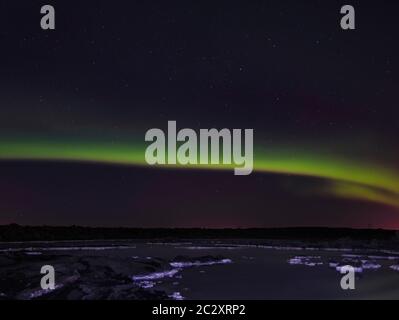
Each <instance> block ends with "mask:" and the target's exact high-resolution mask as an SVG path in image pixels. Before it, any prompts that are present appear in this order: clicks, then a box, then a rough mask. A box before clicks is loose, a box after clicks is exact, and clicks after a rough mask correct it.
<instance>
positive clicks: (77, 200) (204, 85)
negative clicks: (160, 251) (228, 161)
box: [0, 0, 399, 228]
mask: <svg viewBox="0 0 399 320" xmlns="http://www.w3.org/2000/svg"><path fill="white" fill-rule="evenodd" d="M43 4H51V5H54V7H55V11H56V30H55V31H43V30H41V28H40V19H41V14H40V7H41V6H42V5H43ZM344 4H351V5H353V6H354V7H355V9H356V30H350V31H343V30H342V29H341V28H340V23H339V22H340V18H341V14H340V8H341V6H342V5H344ZM398 12H399V3H398V2H397V1H378V2H375V1H351V2H350V3H346V2H345V3H344V2H341V1H332V0H329V1H315V0H311V1H291V0H290V1H288V0H280V1H277V0H276V1H153V0H151V1H121V0H115V1H66V0H64V1H48V2H46V3H43V2H42V1H35V0H30V1H27V0H25V1H18V2H15V1H10V0H7V1H5V0H1V2H0V15H1V16H0V40H1V50H0V70H1V72H0V90H1V91H0V92H1V94H0V177H1V179H0V224H1V223H11V222H16V223H20V224H52V225H65V224H77V225H80V224H81V225H102V226H145V227H150V226H156V227H158V226H161V227H166V226H168V227H175V226H176V227H182V226H183V227H184V226H190V227H191V226H200V227H248V226H251V227H273V226H314V225H318V226H319V225H323V226H349V227H384V228H399V178H398V177H399V164H398V163H399V152H398V142H397V141H398V134H399V120H398V119H399V111H398V92H399V74H398V72H399V70H398V67H399V63H398V58H397V57H398V56H399V44H398V31H399V20H398V19H397V15H398ZM168 120H176V121H177V125H178V127H179V128H185V127H189V128H193V129H196V130H197V129H200V128H213V127H214V128H218V129H222V128H242V129H246V128H253V129H254V131H255V155H254V156H255V172H254V173H253V174H252V175H250V176H247V177H238V176H234V175H233V173H232V172H230V171H226V172H225V171H221V170H215V171H213V170H209V171H208V170H182V169H179V168H178V169H171V168H162V169H161V168H150V167H145V166H142V163H141V162H140V161H133V160H132V161H131V163H129V164H128V165H126V164H124V165H121V164H120V161H119V160H121V159H125V158H124V157H127V156H129V155H130V153H131V154H132V155H134V156H138V157H144V150H145V142H144V135H145V132H146V131H147V130H148V129H150V128H156V127H161V128H166V125H167V121H168ZM107 157H111V158H112V161H107V162H108V163H104V162H105V161H104V159H106V158H107ZM128 162H129V161H128ZM275 164H277V167H278V170H274V169H273V168H275V167H274V166H273V165H275Z"/></svg>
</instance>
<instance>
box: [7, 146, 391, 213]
mask: <svg viewBox="0 0 399 320" xmlns="http://www.w3.org/2000/svg"><path fill="white" fill-rule="evenodd" d="M145 148H146V145H145V144H144V143H137V142H135V143H114V142H112V141H110V142H101V143H100V142H96V141H89V140H87V141H82V140H76V141H73V140H65V139H59V140H57V141H55V139H54V138H53V139H40V138H36V139H34V138H32V139H30V140H27V139H8V140H1V141H0V159H1V160H12V161H14V160H26V161H79V162H88V163H103V164H114V165H128V166H149V165H148V164H147V163H146V162H145V159H144V152H145ZM293 150H294V149H292V150H289V149H288V148H280V149H279V148H273V149H267V151H265V150H263V149H257V150H255V153H254V172H264V173H273V174H282V175H294V176H308V177H314V178H320V179H323V180H324V182H327V187H325V186H324V187H320V188H317V190H313V193H316V194H317V193H318V194H320V193H322V194H327V195H329V196H334V197H338V198H343V199H353V200H361V201H368V202H373V203H380V204H384V205H388V206H391V207H394V208H397V209H399V172H397V171H396V170H394V169H388V168H386V167H385V166H382V165H378V164H375V163H373V164H371V163H365V162H362V161H359V160H354V159H351V160H348V159H345V160H344V159H342V158H340V157H339V156H333V155H326V154H320V153H317V152H311V151H302V152H297V151H293ZM162 167H168V168H174V169H183V168H185V169H206V170H232V169H233V167H235V165H234V164H232V165H189V166H182V165H173V166H172V165H164V166H162Z"/></svg>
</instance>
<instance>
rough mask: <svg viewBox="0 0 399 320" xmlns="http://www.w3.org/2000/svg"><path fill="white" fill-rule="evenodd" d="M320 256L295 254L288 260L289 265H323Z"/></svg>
mask: <svg viewBox="0 0 399 320" xmlns="http://www.w3.org/2000/svg"><path fill="white" fill-rule="evenodd" d="M320 258H321V257H320V256H295V257H293V258H291V259H289V260H288V263H289V264H291V265H305V266H308V267H315V266H321V265H323V262H321V261H320Z"/></svg>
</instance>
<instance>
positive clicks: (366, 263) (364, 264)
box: [361, 260, 381, 270]
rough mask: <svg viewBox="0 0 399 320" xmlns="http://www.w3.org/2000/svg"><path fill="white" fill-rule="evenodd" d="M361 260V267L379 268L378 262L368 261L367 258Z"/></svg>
mask: <svg viewBox="0 0 399 320" xmlns="http://www.w3.org/2000/svg"><path fill="white" fill-rule="evenodd" d="M361 261H362V268H363V269H372V270H377V269H379V268H381V265H380V264H379V263H375V262H373V261H369V260H361Z"/></svg>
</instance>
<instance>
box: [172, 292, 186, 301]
mask: <svg viewBox="0 0 399 320" xmlns="http://www.w3.org/2000/svg"><path fill="white" fill-rule="evenodd" d="M169 298H172V299H173V300H184V297H183V296H182V295H181V293H180V292H173V293H172V294H171V295H170V296H169Z"/></svg>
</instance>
